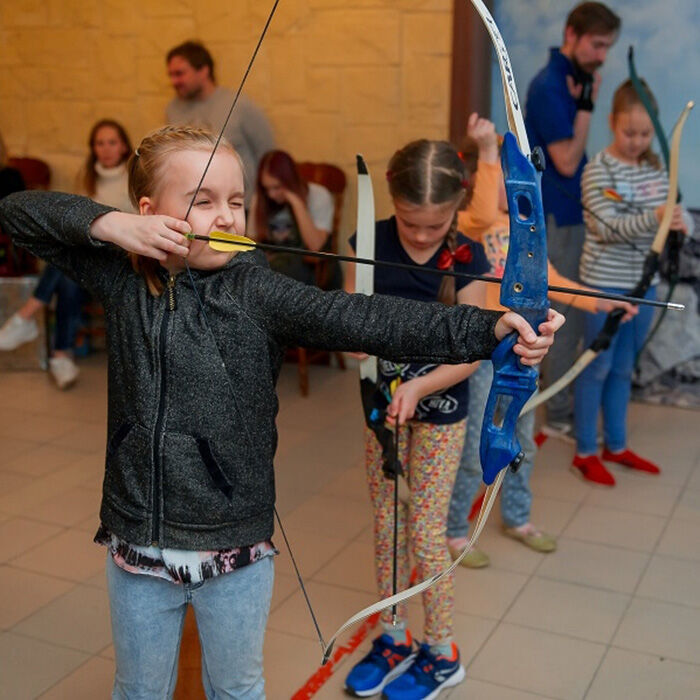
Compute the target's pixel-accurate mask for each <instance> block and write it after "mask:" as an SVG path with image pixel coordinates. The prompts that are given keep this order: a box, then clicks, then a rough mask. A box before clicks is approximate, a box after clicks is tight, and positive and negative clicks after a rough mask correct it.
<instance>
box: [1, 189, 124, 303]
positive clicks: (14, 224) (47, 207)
mask: <svg viewBox="0 0 700 700" xmlns="http://www.w3.org/2000/svg"><path fill="white" fill-rule="evenodd" d="M111 211H114V210H113V208H112V207H107V206H104V205H102V204H98V203H97V202H94V201H93V200H91V199H88V198H87V197H81V196H78V195H71V194H63V193H61V192H37V191H29V192H17V193H16V194H13V195H10V196H9V197H5V198H4V199H2V200H0V227H2V229H3V231H5V232H6V233H7V234H8V235H9V236H10V237H11V238H12V240H13V241H14V242H15V243H16V244H17V245H18V246H21V247H22V248H26V249H27V250H29V251H30V252H31V253H32V254H33V255H36V256H37V257H38V258H41V259H42V260H46V261H47V262H50V263H52V264H54V265H56V267H58V268H59V269H60V270H61V271H62V272H65V273H66V274H67V275H68V276H69V277H71V278H72V279H74V280H75V281H76V282H77V283H78V284H79V285H80V286H81V287H84V288H86V289H88V290H89V291H90V292H92V293H93V294H95V295H96V296H97V297H98V298H100V299H104V298H106V297H107V296H109V295H110V294H111V292H112V289H113V288H114V287H115V285H117V284H118V282H119V280H120V279H122V277H123V275H124V274H125V273H126V272H127V271H128V270H129V269H130V265H129V262H128V260H127V258H126V256H125V255H123V254H122V253H121V252H119V251H118V250H117V249H115V248H113V247H112V246H107V245H105V244H104V243H102V242H101V241H98V240H95V239H93V238H92V237H91V236H90V226H91V224H92V223H93V221H95V219H97V218H98V217H101V216H102V215H103V214H107V213H108V212H111Z"/></svg>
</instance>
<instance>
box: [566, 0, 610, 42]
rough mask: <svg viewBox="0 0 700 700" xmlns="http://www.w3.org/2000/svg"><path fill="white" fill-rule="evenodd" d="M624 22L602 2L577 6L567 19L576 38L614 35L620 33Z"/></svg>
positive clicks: (583, 3)
mask: <svg viewBox="0 0 700 700" xmlns="http://www.w3.org/2000/svg"><path fill="white" fill-rule="evenodd" d="M621 25H622V21H621V20H620V18H619V17H618V16H617V15H616V14H615V13H614V12H613V11H612V10H611V9H610V8H609V7H607V6H606V5H603V3H602V2H582V3H581V4H579V5H576V7H574V9H573V10H571V12H570V13H569V16H568V17H567V18H566V25H565V26H566V27H571V28H572V29H573V30H574V32H575V33H576V36H583V35H584V34H613V33H615V32H618V31H620V26H621Z"/></svg>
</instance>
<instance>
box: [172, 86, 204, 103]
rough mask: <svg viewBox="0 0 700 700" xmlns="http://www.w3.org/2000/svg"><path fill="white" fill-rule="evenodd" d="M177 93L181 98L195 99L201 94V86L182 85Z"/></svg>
mask: <svg viewBox="0 0 700 700" xmlns="http://www.w3.org/2000/svg"><path fill="white" fill-rule="evenodd" d="M178 95H179V96H180V97H181V98H182V99H183V100H197V99H199V98H200V97H201V95H202V88H201V86H197V87H192V88H185V87H184V86H183V87H182V88H181V89H180V90H178Z"/></svg>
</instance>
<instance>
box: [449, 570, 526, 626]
mask: <svg viewBox="0 0 700 700" xmlns="http://www.w3.org/2000/svg"><path fill="white" fill-rule="evenodd" d="M526 581H527V576H525V575H523V574H517V573H514V572H512V571H502V570H499V569H496V568H495V567H490V568H487V569H464V568H460V569H459V571H457V572H456V578H455V610H457V611H458V612H462V613H469V614H470V615H478V616H480V617H489V618H493V619H496V620H499V619H500V618H501V617H503V615H504V614H505V612H506V610H508V608H509V607H510V605H511V603H512V602H513V601H514V600H515V597H516V596H517V595H518V593H519V592H520V591H521V589H522V587H523V586H524V585H525V582H526Z"/></svg>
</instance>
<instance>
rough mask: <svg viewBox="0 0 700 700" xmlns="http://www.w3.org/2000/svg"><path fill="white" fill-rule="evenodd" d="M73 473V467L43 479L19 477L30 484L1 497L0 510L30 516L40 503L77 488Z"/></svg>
mask: <svg viewBox="0 0 700 700" xmlns="http://www.w3.org/2000/svg"><path fill="white" fill-rule="evenodd" d="M73 471H74V470H73V467H72V466H68V467H62V468H61V469H57V470H56V471H55V472H52V473H51V474H46V475H44V476H42V477H18V478H22V479H26V480H27V482H28V483H26V484H25V485H23V486H22V487H20V488H18V489H15V490H14V491H13V492H12V493H9V494H4V493H3V494H2V495H0V510H1V511H4V512H6V513H14V514H15V515H27V514H30V513H31V512H32V511H33V509H34V507H35V505H36V504H37V503H38V502H40V501H43V500H44V499H46V498H51V497H52V496H58V495H59V494H61V493H65V492H66V491H68V490H69V489H70V488H71V487H72V486H76V485H77V484H76V483H75V476H74V475H73V473H72V472H73ZM3 474H7V472H3ZM12 476H15V475H12Z"/></svg>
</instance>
